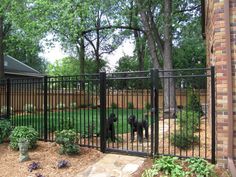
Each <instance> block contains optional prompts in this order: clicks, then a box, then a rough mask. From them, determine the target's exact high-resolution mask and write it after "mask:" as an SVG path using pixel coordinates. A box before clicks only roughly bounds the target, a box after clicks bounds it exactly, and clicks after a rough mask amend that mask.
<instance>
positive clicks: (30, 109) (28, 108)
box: [23, 104, 36, 113]
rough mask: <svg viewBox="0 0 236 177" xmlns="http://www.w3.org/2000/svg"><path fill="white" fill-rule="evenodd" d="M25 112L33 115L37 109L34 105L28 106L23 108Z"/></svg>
mask: <svg viewBox="0 0 236 177" xmlns="http://www.w3.org/2000/svg"><path fill="white" fill-rule="evenodd" d="M23 110H24V111H25V112H26V113H33V112H35V110H36V108H35V106H34V105H33V104H26V105H25V106H24V108H23Z"/></svg>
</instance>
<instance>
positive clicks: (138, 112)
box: [0, 68, 215, 162]
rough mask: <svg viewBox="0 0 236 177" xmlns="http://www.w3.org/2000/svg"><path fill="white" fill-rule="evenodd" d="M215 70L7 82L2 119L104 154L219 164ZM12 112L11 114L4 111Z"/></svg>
mask: <svg viewBox="0 0 236 177" xmlns="http://www.w3.org/2000/svg"><path fill="white" fill-rule="evenodd" d="M214 101H215V96H214V68H210V69H201V68H200V69H191V70H190V69H186V70H169V71H166V70H165V71H158V70H151V71H143V72H119V73H105V72H101V73H99V74H85V75H80V76H57V77H49V76H45V77H44V78H30V79H7V80H4V81H1V90H0V106H1V108H2V109H1V116H4V115H5V117H10V120H11V121H12V125H13V126H19V125H25V126H32V127H34V128H35V129H36V130H37V131H38V132H39V134H40V139H42V140H45V141H54V140H55V132H56V131H60V130H63V129H74V130H75V131H76V132H77V134H78V144H80V145H81V146H87V147H94V148H98V149H100V150H101V151H102V152H106V151H114V152H122V153H128V154H138V155H173V156H180V157H202V158H206V159H211V160H212V161H213V162H214V160H215V138H214V137H215V115H214V114H215V110H214V104H215V103H214ZM4 108H5V111H3V110H4Z"/></svg>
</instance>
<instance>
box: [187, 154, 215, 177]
mask: <svg viewBox="0 0 236 177" xmlns="http://www.w3.org/2000/svg"><path fill="white" fill-rule="evenodd" d="M185 161H186V162H187V163H188V164H189V165H188V168H189V170H190V171H189V172H188V174H195V175H196V176H197V177H212V176H216V174H215V172H214V165H212V164H210V163H208V162H207V161H206V160H204V159H201V158H189V159H186V160H185Z"/></svg>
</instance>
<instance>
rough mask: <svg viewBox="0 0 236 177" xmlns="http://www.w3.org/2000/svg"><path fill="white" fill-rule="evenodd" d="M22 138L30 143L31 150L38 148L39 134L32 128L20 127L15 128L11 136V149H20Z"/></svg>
mask: <svg viewBox="0 0 236 177" xmlns="http://www.w3.org/2000/svg"><path fill="white" fill-rule="evenodd" d="M21 138H25V139H27V140H28V141H29V149H32V148H34V147H35V146H36V143H37V140H38V132H36V130H35V129H34V128H32V127H26V126H19V127H15V128H14V130H13V131H12V133H11V135H10V147H11V148H12V149H15V150H17V149H18V142H19V140H20V139H21Z"/></svg>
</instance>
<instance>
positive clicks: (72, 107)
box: [70, 102, 78, 109]
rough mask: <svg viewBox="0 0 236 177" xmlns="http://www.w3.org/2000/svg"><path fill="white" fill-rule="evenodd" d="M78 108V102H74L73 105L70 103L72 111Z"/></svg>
mask: <svg viewBox="0 0 236 177" xmlns="http://www.w3.org/2000/svg"><path fill="white" fill-rule="evenodd" d="M77 107H78V106H77V103H76V102H73V103H70V108H71V109H76V108H77Z"/></svg>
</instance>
